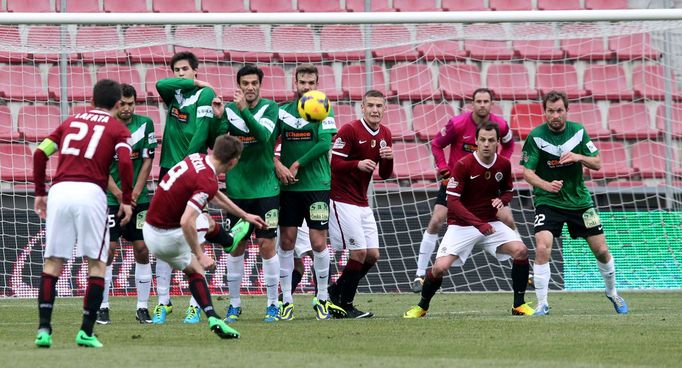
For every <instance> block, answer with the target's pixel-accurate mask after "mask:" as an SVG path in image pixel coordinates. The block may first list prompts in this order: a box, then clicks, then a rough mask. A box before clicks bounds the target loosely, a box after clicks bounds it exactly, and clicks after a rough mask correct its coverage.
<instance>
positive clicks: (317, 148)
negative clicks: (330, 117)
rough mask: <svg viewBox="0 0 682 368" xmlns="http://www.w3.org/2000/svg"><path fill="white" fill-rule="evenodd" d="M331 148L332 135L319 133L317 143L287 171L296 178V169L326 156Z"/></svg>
mask: <svg viewBox="0 0 682 368" xmlns="http://www.w3.org/2000/svg"><path fill="white" fill-rule="evenodd" d="M331 148H332V133H326V132H325V133H322V132H321V133H320V134H319V135H318V136H317V143H315V145H314V146H312V147H311V148H310V150H309V151H308V152H306V154H305V155H303V156H301V157H300V158H299V159H298V160H296V162H294V163H293V164H291V167H290V168H289V170H291V172H292V174H294V176H296V172H298V169H299V168H300V167H306V166H307V165H308V164H309V163H311V162H312V161H313V160H315V159H317V158H318V157H320V156H322V155H326V154H327V152H329V149H331Z"/></svg>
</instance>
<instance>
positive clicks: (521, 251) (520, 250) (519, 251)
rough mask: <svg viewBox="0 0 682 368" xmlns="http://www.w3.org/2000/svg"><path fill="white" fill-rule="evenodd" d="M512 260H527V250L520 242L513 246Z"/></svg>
mask: <svg viewBox="0 0 682 368" xmlns="http://www.w3.org/2000/svg"><path fill="white" fill-rule="evenodd" d="M512 258H514V259H518V260H523V259H528V248H526V246H525V245H524V244H523V243H521V242H519V243H518V244H515V246H514V248H513V249H512Z"/></svg>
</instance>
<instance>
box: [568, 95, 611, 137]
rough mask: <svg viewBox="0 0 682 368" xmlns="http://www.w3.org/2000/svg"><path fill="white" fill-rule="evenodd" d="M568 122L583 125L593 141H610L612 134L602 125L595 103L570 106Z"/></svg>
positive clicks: (599, 112)
mask: <svg viewBox="0 0 682 368" xmlns="http://www.w3.org/2000/svg"><path fill="white" fill-rule="evenodd" d="M568 120H570V121H574V122H576V123H579V124H582V125H583V126H584V127H585V130H587V134H589V136H590V138H592V139H609V138H611V135H612V132H611V130H610V129H606V128H604V126H603V125H602V116H601V111H600V110H599V106H597V105H596V104H594V103H588V102H585V103H572V104H569V105H568Z"/></svg>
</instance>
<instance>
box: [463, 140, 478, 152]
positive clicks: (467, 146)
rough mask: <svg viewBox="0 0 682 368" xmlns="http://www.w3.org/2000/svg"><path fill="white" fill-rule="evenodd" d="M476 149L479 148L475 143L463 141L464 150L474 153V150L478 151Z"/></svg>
mask: <svg viewBox="0 0 682 368" xmlns="http://www.w3.org/2000/svg"><path fill="white" fill-rule="evenodd" d="M476 149H478V146H477V145H475V144H471V143H466V142H465V143H462V150H463V151H464V152H469V153H472V152H476Z"/></svg>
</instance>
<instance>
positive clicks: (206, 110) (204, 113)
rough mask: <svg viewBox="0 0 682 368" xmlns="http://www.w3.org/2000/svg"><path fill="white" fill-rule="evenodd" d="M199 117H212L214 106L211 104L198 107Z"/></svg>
mask: <svg viewBox="0 0 682 368" xmlns="http://www.w3.org/2000/svg"><path fill="white" fill-rule="evenodd" d="M197 117H198V118H212V117H213V108H212V107H211V106H199V107H197Z"/></svg>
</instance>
